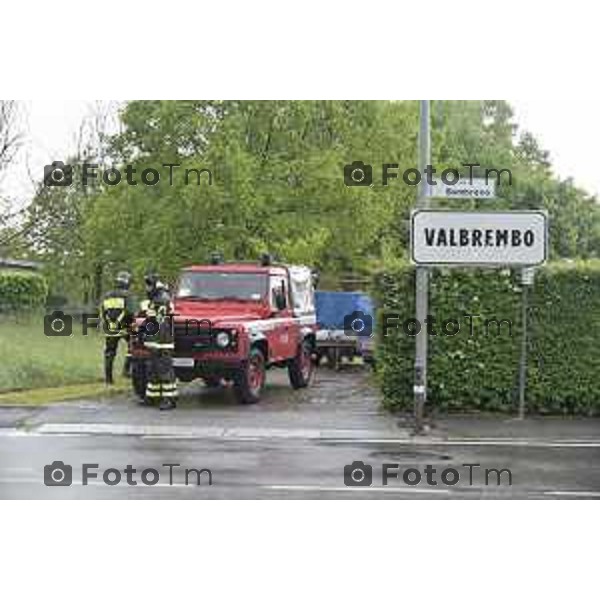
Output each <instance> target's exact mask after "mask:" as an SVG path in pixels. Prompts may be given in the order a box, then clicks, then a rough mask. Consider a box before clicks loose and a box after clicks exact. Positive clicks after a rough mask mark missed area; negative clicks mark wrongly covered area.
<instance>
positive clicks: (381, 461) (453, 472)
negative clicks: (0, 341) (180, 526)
mask: <svg viewBox="0 0 600 600" xmlns="http://www.w3.org/2000/svg"><path fill="white" fill-rule="evenodd" d="M271 380H272V381H273V384H272V385H271V386H270V387H269V389H268V392H267V394H266V396H265V398H264V401H263V402H261V403H260V404H259V405H256V406H250V407H241V406H238V405H236V404H235V403H234V401H233V399H232V397H231V394H230V392H229V391H227V390H225V391H216V392H215V391H208V390H204V389H200V388H198V387H193V388H191V389H189V390H188V392H187V394H186V396H185V400H184V401H183V402H182V403H181V408H180V409H178V410H177V411H176V412H173V413H167V414H161V413H159V412H158V411H156V410H154V409H151V408H145V407H138V406H137V405H135V404H134V402H133V400H132V398H131V397H129V396H127V397H123V398H118V399H115V400H111V401H105V402H103V401H89V402H78V403H68V404H66V403H65V404H63V405H56V406H53V407H49V408H47V409H42V410H35V409H27V408H22V409H21V408H4V409H0V498H81V499H124V498H139V499H160V498H173V499H175V498H177V499H193V498H207V499H208V498H213V499H214V498H228V499H238V498H239V499H245V498H353V499H356V498H369V499H372V498H377V499H390V498H436V499H453V498H474V499H475V498H596V497H598V498H600V467H599V466H598V465H600V423H599V422H598V421H597V420H556V419H554V420H548V419H546V420H533V419H532V420H529V421H528V422H526V423H520V422H516V421H512V420H507V419H474V418H464V419H447V420H445V421H442V422H441V423H440V425H439V427H438V428H437V429H435V430H434V431H433V433H432V434H431V435H429V436H424V437H420V438H418V439H415V438H413V437H412V436H411V435H410V431H409V429H408V428H406V427H405V426H403V425H405V424H403V423H398V419H396V418H394V417H391V416H389V415H386V414H384V413H381V412H380V410H379V408H378V403H377V398H376V396H375V394H374V392H373V389H372V387H371V386H370V385H369V382H368V376H367V374H366V373H364V372H346V373H341V374H336V373H329V372H324V373H319V375H318V378H317V381H316V383H315V385H314V387H312V388H311V389H309V390H305V391H302V392H299V393H297V392H292V391H291V390H290V389H289V388H288V387H287V385H286V382H285V378H283V377H281V376H280V375H279V374H278V376H276V377H275V378H273V377H271ZM53 461H62V462H63V463H65V464H66V465H71V467H72V484H71V485H70V486H50V487H49V486H46V485H45V484H44V467H45V465H48V464H50V463H52V462H53ZM355 461H362V462H363V463H365V466H364V467H362V466H361V465H356V464H355V465H354V466H353V468H352V469H349V470H347V471H346V477H351V476H353V477H354V478H355V480H354V481H352V480H351V479H347V481H348V482H353V483H356V482H357V481H358V482H359V483H365V484H366V483H369V478H370V477H372V480H371V485H370V486H367V485H362V486H361V485H358V486H357V485H352V486H347V485H345V478H344V475H345V469H344V467H345V465H350V464H352V463H355ZM84 464H88V465H97V466H88V467H86V468H85V469H84V468H83V467H82V465H84ZM466 464H467V465H480V466H472V467H465V466H463V465H466ZM128 465H131V468H130V469H129V474H128V473H127V472H126V471H125V469H126V468H127V466H128ZM169 465H171V466H169ZM369 465H370V466H371V471H370V472H369ZM383 465H388V466H387V467H384V466H383ZM55 467H56V465H55ZM111 469H112V470H111ZM134 469H135V472H134V471H133V470H134ZM186 469H189V470H190V471H189V472H188V473H187V478H186V472H185V470H186ZM357 469H358V470H357ZM486 469H489V470H490V471H489V472H488V474H487V483H488V484H487V485H486ZM492 469H495V470H497V471H500V470H503V469H504V471H502V473H501V474H500V475H498V472H497V471H492ZM84 470H86V472H87V473H88V475H89V477H87V485H82V477H83V471H84ZM384 470H385V471H386V472H387V473H388V480H387V485H384V483H386V482H385V481H384V478H383V471H384ZM507 470H509V471H510V474H509V472H508V471H507ZM64 471H65V475H66V476H67V477H68V469H65V470H64ZM117 471H118V472H117ZM209 471H210V473H209ZM94 475H95V477H94ZM103 475H104V476H105V477H106V480H107V481H108V482H109V483H111V484H112V483H115V482H116V481H117V479H118V478H120V481H119V482H118V483H116V484H114V485H109V484H108V483H106V482H105V481H104V480H103ZM198 475H199V480H200V484H199V485H198ZM54 476H55V477H56V478H60V477H61V476H62V474H61V473H60V471H55V472H54ZM418 477H420V482H419V483H418V484H416V485H411V483H414V482H415V481H416V479H417V478H418ZM498 477H500V483H499V484H498ZM404 478H406V480H405V479H404ZM509 478H511V480H512V485H509ZM186 479H187V480H186ZM128 480H129V482H128ZM428 480H429V483H428ZM434 481H435V482H437V485H433V482H434ZM133 482H135V483H136V485H133ZM209 483H211V484H209ZM451 484H453V485H451Z"/></svg>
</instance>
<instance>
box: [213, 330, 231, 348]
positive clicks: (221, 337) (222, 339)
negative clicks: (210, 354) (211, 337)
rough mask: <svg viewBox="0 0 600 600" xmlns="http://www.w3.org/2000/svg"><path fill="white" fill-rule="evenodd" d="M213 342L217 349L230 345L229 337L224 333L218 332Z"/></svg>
mask: <svg viewBox="0 0 600 600" xmlns="http://www.w3.org/2000/svg"><path fill="white" fill-rule="evenodd" d="M215 342H216V343H217V346H219V348H227V346H229V344H230V343H231V336H230V335H229V334H228V333H227V332H226V331H220V332H219V333H217V335H216V337H215Z"/></svg>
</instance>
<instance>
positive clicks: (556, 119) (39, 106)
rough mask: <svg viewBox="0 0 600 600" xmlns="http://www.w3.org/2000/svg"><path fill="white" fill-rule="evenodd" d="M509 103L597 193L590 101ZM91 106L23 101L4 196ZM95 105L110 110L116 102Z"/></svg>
mask: <svg viewBox="0 0 600 600" xmlns="http://www.w3.org/2000/svg"><path fill="white" fill-rule="evenodd" d="M510 103H511V105H512V106H513V108H514V109H515V113H516V121H517V123H518V124H519V126H520V128H521V129H526V130H529V131H531V132H532V133H533V134H534V135H535V136H536V137H537V138H538V140H539V141H540V143H541V146H542V147H543V148H545V149H546V150H549V151H550V154H551V159H552V163H553V165H554V168H555V171H556V172H557V173H558V174H559V175H560V176H561V177H563V178H565V177H572V178H573V179H574V180H575V183H576V184H577V185H579V186H580V187H582V188H584V189H586V190H587V191H589V192H590V193H592V194H596V195H597V196H598V197H600V175H599V172H598V165H597V161H596V157H595V153H594V152H593V148H594V147H595V142H596V140H597V139H598V137H599V134H600V126H599V125H598V123H597V122H593V121H592V119H591V118H590V115H593V114H594V112H593V111H592V108H595V106H594V104H595V102H594V100H593V99H590V100H572V101H570V102H569V101H565V100H564V99H561V100H555V101H553V100H552V99H544V100H519V101H512V100H511V101H510ZM96 105H97V103H96V102H95V101H90V100H67V101H65V100H36V101H28V102H24V106H23V121H24V123H23V124H24V126H25V140H24V146H23V148H22V151H21V153H20V155H19V157H18V161H17V162H16V164H15V165H14V166H13V167H11V171H10V172H9V173H8V174H7V176H6V177H5V178H4V180H3V182H2V192H3V193H4V195H6V196H8V197H9V198H12V199H14V200H15V201H17V202H18V204H21V205H23V204H24V203H26V202H27V200H28V199H29V198H30V196H31V192H32V189H33V187H32V183H31V177H34V178H36V179H38V178H40V177H41V176H42V174H43V168H44V165H45V164H48V163H50V162H51V161H52V160H61V159H64V158H65V157H67V156H68V155H69V154H70V153H72V152H73V151H74V150H75V148H76V144H77V139H78V132H79V128H80V125H81V122H82V120H83V119H84V118H85V117H87V116H89V115H90V114H91V113H92V112H93V110H94V108H95V106H96ZM100 105H101V106H109V107H110V109H111V110H113V111H116V108H117V107H118V105H119V103H118V102H112V103H107V102H101V103H100ZM113 125H114V124H113ZM474 158H475V159H476V157H474Z"/></svg>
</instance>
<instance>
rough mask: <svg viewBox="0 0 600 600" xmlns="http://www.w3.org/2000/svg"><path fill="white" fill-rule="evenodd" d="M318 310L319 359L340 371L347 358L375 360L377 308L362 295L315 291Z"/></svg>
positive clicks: (317, 355)
mask: <svg viewBox="0 0 600 600" xmlns="http://www.w3.org/2000/svg"><path fill="white" fill-rule="evenodd" d="M315 303H316V310H317V336H316V358H317V364H320V363H321V361H322V360H323V359H325V360H326V361H327V366H329V367H330V368H334V369H336V370H337V369H339V368H340V366H341V364H342V361H343V360H344V359H345V360H347V361H351V360H352V359H354V358H355V357H361V358H363V360H364V361H365V362H366V363H372V361H373V339H374V323H375V307H374V304H373V301H372V300H371V298H370V297H369V296H368V295H367V294H364V293H362V292H333V291H317V292H315Z"/></svg>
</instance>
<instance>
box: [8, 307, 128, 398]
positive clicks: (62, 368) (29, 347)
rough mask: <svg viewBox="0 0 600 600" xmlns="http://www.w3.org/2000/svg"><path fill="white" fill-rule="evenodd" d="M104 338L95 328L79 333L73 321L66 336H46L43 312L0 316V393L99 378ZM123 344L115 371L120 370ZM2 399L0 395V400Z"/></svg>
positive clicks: (79, 327)
mask: <svg viewBox="0 0 600 600" xmlns="http://www.w3.org/2000/svg"><path fill="white" fill-rule="evenodd" d="M103 346H104V338H103V336H102V335H100V334H98V333H97V332H96V331H90V332H89V333H88V335H87V336H84V335H82V333H81V325H78V324H77V323H76V322H75V321H74V322H73V335H72V336H70V337H46V336H45V335H44V320H43V315H38V316H27V317H18V318H16V317H7V316H2V317H0V394H2V393H3V392H9V391H11V392H12V391H18V390H30V389H35V388H55V387H61V386H66V385H75V384H82V383H97V384H101V382H102V380H103V360H104V348H103ZM123 354H124V347H120V348H119V357H118V359H117V361H116V363H115V373H120V370H121V368H122V362H121V361H122V357H123ZM1 401H2V400H1V399H0V402H1Z"/></svg>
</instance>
